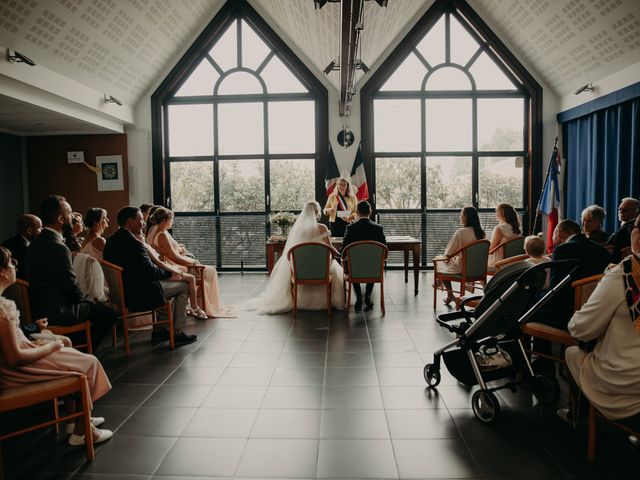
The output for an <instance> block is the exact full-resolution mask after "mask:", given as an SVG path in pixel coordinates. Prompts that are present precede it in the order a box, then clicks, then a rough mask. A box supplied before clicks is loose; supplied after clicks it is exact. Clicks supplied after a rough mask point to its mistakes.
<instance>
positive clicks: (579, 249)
mask: <svg viewBox="0 0 640 480" xmlns="http://www.w3.org/2000/svg"><path fill="white" fill-rule="evenodd" d="M568 259H576V260H578V262H579V263H578V269H577V270H576V271H575V272H574V274H573V276H572V279H571V281H572V282H573V281H575V280H580V279H581V278H586V277H590V276H591V275H597V274H599V273H602V272H604V269H605V268H607V265H608V264H609V262H610V259H611V258H610V256H609V252H607V250H606V249H605V248H604V247H603V246H602V245H599V244H597V243H596V242H593V241H591V240H589V239H588V238H587V237H586V236H584V235H582V234H579V235H574V236H573V237H572V238H571V239H570V240H569V241H568V242H566V243H563V244H562V245H558V246H557V247H556V248H555V250H554V251H553V255H552V257H551V260H553V261H557V260H568ZM571 268H573V267H571V266H568V267H567V266H558V267H555V268H552V269H551V277H550V281H549V287H550V288H552V287H555V286H556V285H558V284H559V283H560V281H561V280H562V279H563V278H564V277H565V276H566V275H567V274H568V273H569V271H570V270H571ZM573 302H574V293H573V289H572V288H571V285H567V286H565V287H564V288H563V289H562V290H560V291H559V292H558V293H557V294H556V297H555V298H554V299H553V301H551V302H550V303H549V307H551V308H553V310H554V311H553V316H554V317H555V318H554V321H553V323H554V324H557V326H561V327H562V328H566V324H567V322H568V321H569V319H570V318H571V315H573Z"/></svg>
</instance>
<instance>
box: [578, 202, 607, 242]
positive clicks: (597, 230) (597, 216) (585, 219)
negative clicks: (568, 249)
mask: <svg viewBox="0 0 640 480" xmlns="http://www.w3.org/2000/svg"><path fill="white" fill-rule="evenodd" d="M605 215H606V212H605V211H604V208H602V207H601V206H599V205H590V206H588V207H587V208H585V209H584V210H582V215H581V219H582V230H584V234H585V235H586V237H587V238H588V239H589V240H591V241H592V242H596V243H599V244H600V245H604V244H605V243H606V242H607V238H609V234H608V233H607V232H605V231H604V230H603V229H602V224H603V223H604V217H605Z"/></svg>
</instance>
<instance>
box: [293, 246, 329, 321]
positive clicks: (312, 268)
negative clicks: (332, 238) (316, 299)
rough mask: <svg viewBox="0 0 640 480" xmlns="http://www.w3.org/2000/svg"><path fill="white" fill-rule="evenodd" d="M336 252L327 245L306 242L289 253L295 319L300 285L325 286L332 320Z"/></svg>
mask: <svg viewBox="0 0 640 480" xmlns="http://www.w3.org/2000/svg"><path fill="white" fill-rule="evenodd" d="M333 253H334V250H333V249H332V248H331V247H329V246H328V245H327V244H325V243H321V242H305V243H300V244H298V245H296V246H295V247H292V248H291V249H290V250H289V252H288V253H287V258H288V259H289V264H290V266H291V294H292V295H293V317H294V318H295V316H296V314H297V312H298V285H325V288H326V290H327V311H328V314H329V318H331V281H332V278H331V277H332V275H331V260H332V256H333Z"/></svg>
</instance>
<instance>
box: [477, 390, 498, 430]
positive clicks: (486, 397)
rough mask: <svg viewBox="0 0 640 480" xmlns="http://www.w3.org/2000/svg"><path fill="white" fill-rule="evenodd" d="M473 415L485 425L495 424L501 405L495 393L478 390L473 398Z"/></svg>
mask: <svg viewBox="0 0 640 480" xmlns="http://www.w3.org/2000/svg"><path fill="white" fill-rule="evenodd" d="M471 407H472V408H473V414H474V415H475V416H476V418H477V419H478V420H480V421H481V422H484V423H491V422H493V421H494V420H495V419H496V417H497V416H498V414H499V413H500V404H499V403H498V399H497V398H496V396H495V395H494V394H493V392H487V391H486V390H477V391H476V392H475V393H474V394H473V396H472V397H471Z"/></svg>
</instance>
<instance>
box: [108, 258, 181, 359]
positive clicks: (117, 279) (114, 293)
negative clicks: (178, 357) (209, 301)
mask: <svg viewBox="0 0 640 480" xmlns="http://www.w3.org/2000/svg"><path fill="white" fill-rule="evenodd" d="M98 261H99V262H100V266H101V267H102V271H103V273H104V278H105V280H106V281H107V285H108V286H109V299H110V301H111V304H112V306H113V307H114V310H115V311H116V314H117V315H118V319H119V320H122V326H123V335H124V351H125V355H126V356H127V357H129V356H130V355H131V347H130V345H129V328H130V327H129V320H130V319H132V318H137V317H143V316H146V315H151V320H150V321H147V322H141V323H136V325H135V327H136V328H140V327H144V326H147V325H153V326H155V325H163V324H167V327H168V328H169V345H170V347H171V349H172V350H173V348H174V347H175V341H174V329H173V310H172V306H173V302H172V301H171V300H169V301H167V302H165V303H164V304H163V305H161V306H159V307H158V308H155V309H153V310H147V311H143V312H132V311H131V310H129V309H128V308H127V302H126V299H125V295H124V281H123V279H122V267H119V266H118V265H116V264H114V263H110V262H107V261H106V260H98ZM163 310H164V311H165V312H166V315H167V320H158V317H157V314H158V312H159V311H163Z"/></svg>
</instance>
